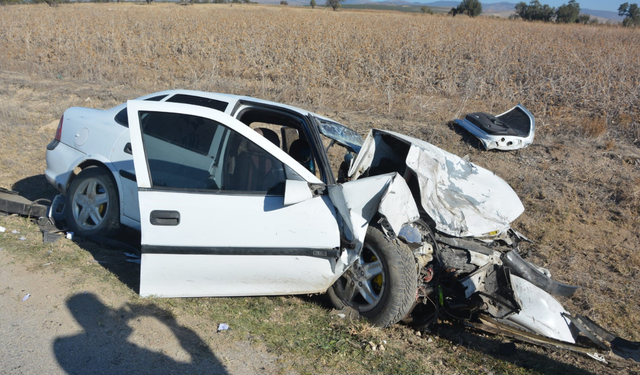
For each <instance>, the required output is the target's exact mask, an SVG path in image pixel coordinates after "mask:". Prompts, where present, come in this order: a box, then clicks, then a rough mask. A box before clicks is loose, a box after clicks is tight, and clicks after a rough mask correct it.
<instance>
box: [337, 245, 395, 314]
mask: <svg viewBox="0 0 640 375" xmlns="http://www.w3.org/2000/svg"><path fill="white" fill-rule="evenodd" d="M385 281H386V275H385V272H384V266H383V264H382V260H381V259H380V256H379V254H378V252H377V251H376V250H375V249H374V248H373V247H371V246H369V245H368V244H366V243H365V244H364V248H363V249H362V253H361V255H360V258H359V259H358V260H357V261H356V262H355V263H354V264H353V265H352V266H351V268H350V269H349V270H348V271H347V272H346V273H345V274H344V276H343V278H342V285H341V287H342V288H341V289H342V297H343V299H344V301H345V302H348V303H349V304H350V305H354V304H357V306H358V310H359V311H360V312H367V311H370V310H372V309H373V308H374V307H376V306H377V305H378V303H379V302H380V300H381V299H382V296H383V295H384V292H385Z"/></svg>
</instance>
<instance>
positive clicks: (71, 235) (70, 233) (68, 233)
mask: <svg viewBox="0 0 640 375" xmlns="http://www.w3.org/2000/svg"><path fill="white" fill-rule="evenodd" d="M67 239H68V240H72V239H73V232H67Z"/></svg>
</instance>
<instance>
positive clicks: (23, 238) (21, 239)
mask: <svg viewBox="0 0 640 375" xmlns="http://www.w3.org/2000/svg"><path fill="white" fill-rule="evenodd" d="M18 239H19V240H20V241H24V240H26V238H25V237H24V236H22V237H20V238H18Z"/></svg>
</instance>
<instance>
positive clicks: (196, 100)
mask: <svg viewBox="0 0 640 375" xmlns="http://www.w3.org/2000/svg"><path fill="white" fill-rule="evenodd" d="M167 102H171V103H182V104H192V105H198V106H200V107H207V108H211V109H215V110H218V111H220V112H224V111H225V109H227V105H228V103H226V102H222V101H220V100H215V99H209V98H203V97H201V96H193V95H185V94H176V95H174V96H172V97H170V98H169V99H167Z"/></svg>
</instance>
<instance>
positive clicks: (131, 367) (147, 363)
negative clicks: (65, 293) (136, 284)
mask: <svg viewBox="0 0 640 375" xmlns="http://www.w3.org/2000/svg"><path fill="white" fill-rule="evenodd" d="M67 308H68V309H69V311H70V312H71V313H72V314H73V317H74V318H75V319H76V321H77V322H78V324H80V325H81V326H82V328H83V330H84V332H82V333H80V334H77V335H73V336H62V337H58V338H57V339H56V340H55V341H54V343H53V351H54V353H55V356H56V359H57V360H58V363H59V364H60V366H61V367H62V368H63V369H64V370H65V371H66V372H67V373H68V374H88V373H92V374H101V373H104V374H127V373H135V374H187V373H189V374H194V373H198V374H200V373H206V374H227V371H226V369H225V367H224V366H223V365H222V364H221V363H220V361H219V360H218V358H216V356H215V355H214V354H213V353H212V352H211V350H210V349H209V347H208V346H207V345H206V343H205V342H204V341H203V340H202V338H200V336H198V334H196V333H195V332H194V331H192V330H191V329H189V328H186V327H183V326H181V325H179V324H178V323H177V322H176V321H175V319H174V318H173V316H172V315H171V313H169V312H168V311H165V310H162V309H160V308H158V307H156V306H153V305H127V306H125V307H123V308H121V309H119V310H116V309H112V308H109V307H108V306H105V305H104V304H103V303H102V302H101V301H100V300H99V299H98V298H97V297H96V296H95V295H93V294H76V295H74V296H72V297H70V298H69V299H68V300H67ZM142 317H153V318H155V319H156V321H157V322H160V324H163V325H164V326H166V327H167V328H168V329H169V330H170V331H171V333H172V334H173V335H174V336H175V338H176V340H177V342H178V345H179V347H180V348H177V347H176V348H172V349H170V350H171V351H174V350H175V351H180V352H182V353H183V354H182V355H183V356H184V357H185V358H181V360H176V359H174V358H172V357H169V356H168V355H166V354H165V353H164V352H165V350H160V351H154V350H151V349H147V348H143V347H141V346H138V345H137V344H135V343H133V342H131V340H130V338H131V336H132V334H133V333H134V331H135V329H134V328H132V325H131V324H130V323H131V322H136V321H137V322H139V321H140V318H142ZM134 326H135V324H134ZM146 333H147V334H154V335H155V333H154V332H146ZM147 341H151V340H147ZM180 349H181V350H180Z"/></svg>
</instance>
